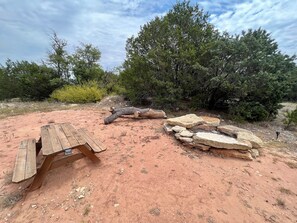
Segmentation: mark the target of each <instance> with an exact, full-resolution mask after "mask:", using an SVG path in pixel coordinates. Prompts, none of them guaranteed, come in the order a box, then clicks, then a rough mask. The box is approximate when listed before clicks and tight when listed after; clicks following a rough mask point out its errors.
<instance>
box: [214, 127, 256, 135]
mask: <svg viewBox="0 0 297 223" xmlns="http://www.w3.org/2000/svg"><path fill="white" fill-rule="evenodd" d="M218 131H219V132H222V133H224V134H226V135H229V136H233V137H237V133H238V132H248V133H251V134H253V133H252V132H251V131H249V130H246V129H243V128H239V127H237V126H234V125H221V126H218Z"/></svg>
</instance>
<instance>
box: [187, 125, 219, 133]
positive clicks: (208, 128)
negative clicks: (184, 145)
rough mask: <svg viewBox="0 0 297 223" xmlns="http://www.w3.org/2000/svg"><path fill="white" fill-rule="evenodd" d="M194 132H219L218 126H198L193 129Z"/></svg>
mask: <svg viewBox="0 0 297 223" xmlns="http://www.w3.org/2000/svg"><path fill="white" fill-rule="evenodd" d="M191 130H192V131H197V130H203V131H206V132H212V131H216V130H217V126H212V125H208V124H202V125H196V126H194V127H192V128H191Z"/></svg>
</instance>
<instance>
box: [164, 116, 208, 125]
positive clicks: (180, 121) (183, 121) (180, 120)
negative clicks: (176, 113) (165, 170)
mask: <svg viewBox="0 0 297 223" xmlns="http://www.w3.org/2000/svg"><path fill="white" fill-rule="evenodd" d="M167 123H168V124H169V125H178V126H182V127H185V128H192V127H194V126H196V125H200V124H203V123H205V121H204V120H203V119H202V118H201V117H199V116H197V115H195V114H188V115H184V116H180V117H176V118H169V119H167Z"/></svg>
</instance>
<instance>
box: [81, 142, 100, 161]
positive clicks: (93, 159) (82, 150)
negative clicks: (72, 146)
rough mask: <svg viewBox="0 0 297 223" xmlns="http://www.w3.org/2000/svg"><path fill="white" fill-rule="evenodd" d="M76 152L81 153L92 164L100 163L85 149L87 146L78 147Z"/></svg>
mask: <svg viewBox="0 0 297 223" xmlns="http://www.w3.org/2000/svg"><path fill="white" fill-rule="evenodd" d="M78 150H79V151H81V152H82V153H83V154H84V155H85V156H86V157H88V158H89V159H90V160H92V161H93V162H94V163H98V162H100V159H99V158H98V157H97V156H96V155H95V154H94V153H93V152H92V151H91V150H90V149H89V148H88V147H87V145H83V146H79V147H78Z"/></svg>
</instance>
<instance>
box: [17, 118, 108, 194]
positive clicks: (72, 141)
mask: <svg viewBox="0 0 297 223" xmlns="http://www.w3.org/2000/svg"><path fill="white" fill-rule="evenodd" d="M40 150H41V151H42V155H43V157H44V160H43V162H42V164H41V166H40V168H38V169H37V168H36V157H37V156H38V154H39V152H40ZM105 150H106V148H105V147H104V146H103V145H102V143H101V142H99V141H98V140H96V139H94V138H93V136H92V135H91V134H90V133H89V132H88V131H87V130H86V129H78V130H76V129H75V128H74V127H73V126H72V125H71V124H70V123H61V124H50V125H45V126H42V127H41V136H40V139H39V141H38V142H37V143H35V139H27V140H24V141H22V142H21V145H20V148H19V153H18V156H17V160H16V164H15V169H14V174H13V179H12V181H13V182H21V181H23V180H26V179H28V178H31V177H33V176H34V179H33V182H32V184H31V185H30V187H29V190H35V189H38V188H39V187H41V185H42V182H43V181H44V179H45V177H46V174H47V172H48V171H49V170H51V169H54V168H57V167H60V166H62V165H65V164H66V163H69V162H73V161H76V160H78V159H81V158H84V157H88V158H89V159H90V160H91V161H93V162H94V163H98V162H99V161H100V160H99V158H98V157H97V156H96V155H95V153H100V152H103V151H105Z"/></svg>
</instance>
